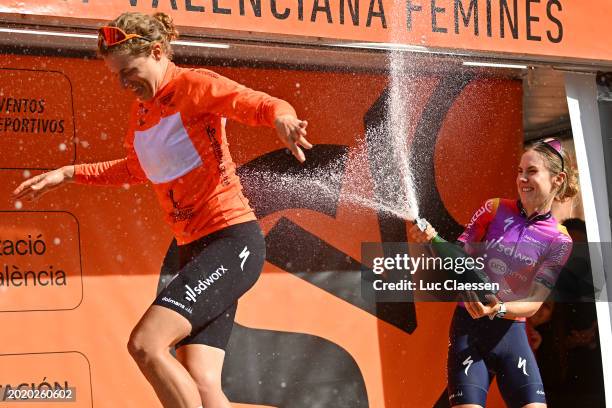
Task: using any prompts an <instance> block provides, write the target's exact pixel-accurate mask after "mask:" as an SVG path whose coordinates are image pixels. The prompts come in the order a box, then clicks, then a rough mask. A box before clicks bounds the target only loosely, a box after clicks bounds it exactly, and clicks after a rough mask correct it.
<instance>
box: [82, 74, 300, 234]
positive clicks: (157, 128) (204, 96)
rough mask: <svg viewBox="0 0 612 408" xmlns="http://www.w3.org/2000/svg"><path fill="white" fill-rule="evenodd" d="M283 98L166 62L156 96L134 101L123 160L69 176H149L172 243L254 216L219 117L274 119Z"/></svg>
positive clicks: (111, 181) (104, 180)
mask: <svg viewBox="0 0 612 408" xmlns="http://www.w3.org/2000/svg"><path fill="white" fill-rule="evenodd" d="M283 114H290V115H294V116H295V115H296V114H295V110H294V109H293V108H292V107H291V105H289V104H288V103H287V102H284V101H282V100H280V99H276V98H273V97H271V96H269V95H267V94H265V93H263V92H257V91H254V90H252V89H249V88H247V87H245V86H242V85H240V84H238V83H236V82H234V81H232V80H230V79H228V78H225V77H223V76H221V75H218V74H216V73H214V72H212V71H209V70H204V69H186V68H179V67H177V66H175V65H174V64H173V63H170V64H169V66H168V70H167V71H166V75H165V77H164V80H163V82H162V86H161V87H160V89H159V90H158V92H157V93H156V94H155V97H154V98H153V99H152V100H150V101H146V102H142V101H136V102H135V103H134V106H133V108H132V111H131V115H130V125H129V130H128V132H127V135H126V139H125V148H126V151H127V156H126V157H125V158H123V159H119V160H113V161H108V162H102V163H91V164H79V165H77V166H75V173H74V174H75V181H76V182H78V183H83V184H98V185H122V184H126V183H128V184H135V183H143V182H146V181H150V182H151V183H152V184H153V188H154V190H155V192H156V193H157V197H158V199H159V202H160V204H161V207H162V209H163V210H164V212H165V213H166V217H165V218H166V221H167V222H168V223H169V224H170V226H171V228H172V230H173V232H174V235H175V236H176V239H177V242H178V243H179V245H184V244H187V243H189V242H192V241H195V240H197V239H198V238H201V237H203V236H205V235H208V234H210V233H212V232H214V231H217V230H219V229H222V228H225V227H227V226H229V225H233V224H238V223H241V222H246V221H251V220H254V219H255V215H254V213H253V210H252V209H251V207H250V206H249V203H248V200H247V199H246V198H245V197H244V195H243V194H242V185H241V184H240V180H239V179H238V176H237V175H236V165H235V164H234V162H233V161H232V158H231V156H230V153H229V149H228V143H227V138H226V134H225V122H226V118H229V119H235V120H237V121H239V122H242V123H245V124H248V125H253V126H256V125H263V126H270V127H273V126H274V119H275V118H276V117H277V116H278V115H283Z"/></svg>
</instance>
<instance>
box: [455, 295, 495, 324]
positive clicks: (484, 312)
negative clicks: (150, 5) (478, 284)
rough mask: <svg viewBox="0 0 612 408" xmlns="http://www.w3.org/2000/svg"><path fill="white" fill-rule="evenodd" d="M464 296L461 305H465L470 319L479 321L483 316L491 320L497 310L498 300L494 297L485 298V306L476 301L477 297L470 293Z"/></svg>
mask: <svg viewBox="0 0 612 408" xmlns="http://www.w3.org/2000/svg"><path fill="white" fill-rule="evenodd" d="M465 296H466V301H465V302H464V303H463V304H464V305H465V308H466V309H467V311H468V313H469V314H470V316H472V319H480V318H481V317H483V316H488V317H489V318H491V316H493V317H494V316H495V315H496V314H497V311H498V310H499V308H498V306H497V305H498V303H499V299H497V298H496V297H495V296H487V299H489V303H487V304H486V305H484V304H483V303H482V302H481V301H480V300H478V296H477V295H476V293H474V292H472V291H468V292H466V294H465Z"/></svg>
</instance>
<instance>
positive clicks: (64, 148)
mask: <svg viewBox="0 0 612 408" xmlns="http://www.w3.org/2000/svg"><path fill="white" fill-rule="evenodd" d="M59 149H60V152H65V151H66V143H60V145H59Z"/></svg>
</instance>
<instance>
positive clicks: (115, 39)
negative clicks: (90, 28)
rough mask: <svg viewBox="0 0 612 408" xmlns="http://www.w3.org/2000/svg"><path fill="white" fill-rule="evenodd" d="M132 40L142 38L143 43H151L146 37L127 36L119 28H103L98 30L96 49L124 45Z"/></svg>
mask: <svg viewBox="0 0 612 408" xmlns="http://www.w3.org/2000/svg"><path fill="white" fill-rule="evenodd" d="M132 38H142V39H143V40H145V41H149V42H150V41H151V39H149V38H147V37H143V36H142V35H139V34H128V33H126V32H125V31H123V30H122V29H120V28H119V27H111V26H104V27H100V28H99V29H98V48H100V47H101V46H102V45H104V46H105V47H106V48H110V47H113V46H115V45H118V44H121V43H124V42H126V41H128V40H131V39H132Z"/></svg>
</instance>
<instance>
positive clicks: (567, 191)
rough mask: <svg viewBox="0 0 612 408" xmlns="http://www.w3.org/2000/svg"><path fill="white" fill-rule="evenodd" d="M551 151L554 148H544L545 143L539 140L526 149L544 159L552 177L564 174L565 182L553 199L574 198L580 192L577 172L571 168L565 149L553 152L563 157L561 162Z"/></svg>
mask: <svg viewBox="0 0 612 408" xmlns="http://www.w3.org/2000/svg"><path fill="white" fill-rule="evenodd" d="M551 149H554V148H553V147H552V146H550V145H548V146H546V142H545V141H542V140H541V141H538V142H536V143H534V144H532V145H531V146H529V147H527V149H526V150H534V151H536V152H538V153H539V154H540V156H542V158H543V159H544V165H545V166H546V168H547V169H548V171H549V172H550V173H551V174H552V175H555V176H556V175H558V174H559V173H562V172H563V173H565V180H564V181H563V184H561V186H560V187H559V190H558V191H557V194H556V195H555V199H557V200H559V201H562V200H565V199H566V198H571V197H574V196H575V195H576V194H578V192H579V191H580V190H579V187H578V170H576V168H574V167H573V164H572V162H571V158H570V157H569V155H568V154H567V151H566V150H565V149H561V151H560V152H558V151H557V150H555V151H557V152H558V153H559V154H560V155H561V157H563V161H561V157H559V156H558V155H557V154H556V153H554V152H553V151H552V150H551Z"/></svg>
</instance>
